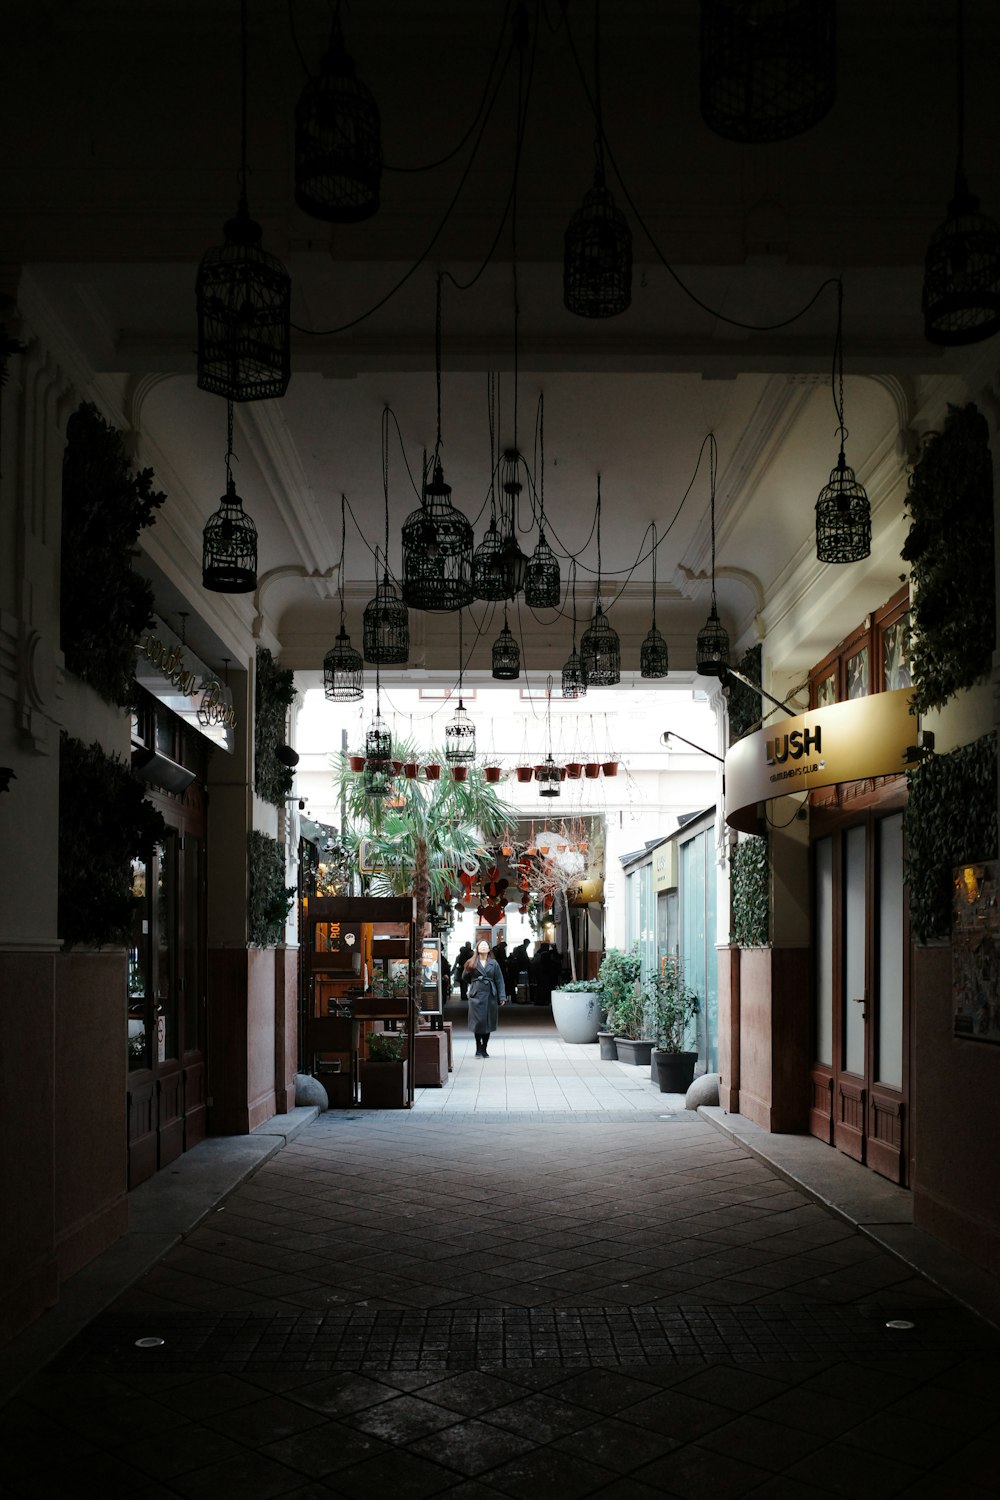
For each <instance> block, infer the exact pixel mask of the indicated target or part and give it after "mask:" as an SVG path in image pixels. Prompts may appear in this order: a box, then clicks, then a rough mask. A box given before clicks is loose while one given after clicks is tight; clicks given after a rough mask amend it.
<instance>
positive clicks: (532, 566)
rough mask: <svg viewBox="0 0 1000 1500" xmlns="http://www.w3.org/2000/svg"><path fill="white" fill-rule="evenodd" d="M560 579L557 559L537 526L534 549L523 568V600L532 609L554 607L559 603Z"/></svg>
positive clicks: (543, 533)
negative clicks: (536, 538)
mask: <svg viewBox="0 0 1000 1500" xmlns="http://www.w3.org/2000/svg"><path fill="white" fill-rule="evenodd" d="M561 583H562V579H561V577H560V573H559V559H558V558H557V557H556V555H555V553H554V552H553V551H552V548H551V547H550V546H549V544H548V541H547V540H546V537H545V532H544V531H543V530H542V529H541V527H539V531H538V541H537V542H536V543H535V550H534V552H532V554H531V557H530V558H529V559H528V566H527V567H526V568H525V570H524V602H525V604H528V605H530V606H531V608H532V609H555V608H556V606H557V605H558V603H559V593H560V587H561Z"/></svg>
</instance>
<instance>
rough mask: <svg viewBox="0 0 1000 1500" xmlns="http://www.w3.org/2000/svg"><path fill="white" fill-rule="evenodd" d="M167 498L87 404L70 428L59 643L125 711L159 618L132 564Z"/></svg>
mask: <svg viewBox="0 0 1000 1500" xmlns="http://www.w3.org/2000/svg"><path fill="white" fill-rule="evenodd" d="M165 499H166V496H165V495H164V494H163V493H162V491H160V490H156V489H154V488H153V471H152V469H141V470H140V471H139V472H138V473H136V472H135V470H134V469H133V468H132V465H131V464H130V463H129V460H128V457H127V455H126V453H125V447H124V444H123V443H122V439H121V434H120V433H119V432H118V431H117V430H116V429H115V428H114V427H111V426H110V425H109V424H108V423H107V422H105V420H104V418H103V417H102V416H101V415H100V413H99V412H98V410H97V408H96V406H93V405H91V404H90V403H89V402H84V403H83V405H82V406H80V407H79V408H78V410H77V411H75V412H74V413H73V415H72V416H71V417H70V419H69V422H68V423H67V424H66V451H65V453H64V455H63V485H62V564H61V566H62V572H61V579H60V610H61V644H62V649H63V654H64V656H65V658H66V665H67V667H68V668H69V670H70V671H71V672H73V673H75V674H76V676H77V677H80V678H82V680H83V681H84V682H87V683H89V684H90V686H91V687H92V688H94V690H95V692H97V693H99V694H100V696H101V697H102V698H103V699H104V700H105V702H107V703H115V704H118V705H119V706H120V707H122V708H126V707H129V706H130V705H131V703H132V701H133V697H134V693H135V685H134V674H135V651H136V646H137V645H138V642H139V637H140V635H141V634H142V632H143V631H144V630H145V629H146V627H147V626H148V625H149V624H150V623H151V622H152V618H153V591H152V589H151V587H150V585H149V583H148V581H147V580H146V579H145V578H142V577H141V576H140V575H139V574H138V573H136V572H135V571H134V570H133V567H132V562H133V559H134V558H135V557H136V556H137V550H136V542H137V541H138V538H139V533H140V531H142V530H143V528H144V527H146V526H152V525H153V523H154V521H155V519H156V516H155V512H156V511H157V510H158V509H159V507H160V506H161V505H162V504H163V502H164V500H165Z"/></svg>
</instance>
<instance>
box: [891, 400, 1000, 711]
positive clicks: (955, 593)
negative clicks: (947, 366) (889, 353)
mask: <svg viewBox="0 0 1000 1500" xmlns="http://www.w3.org/2000/svg"><path fill="white" fill-rule="evenodd" d="M906 504H907V509H908V510H909V512H910V530H909V534H908V536H907V538H906V543H905V545H904V547H903V551H902V554H901V555H902V556H903V558H904V559H905V560H906V561H907V562H908V563H910V565H911V580H912V587H911V599H912V603H911V606H910V624H911V629H912V644H911V655H910V662H911V667H912V671H913V684H914V692H913V706H914V710H915V712H917V713H925V712H926V711H927V710H928V709H930V708H940V707H941V706H942V705H943V704H944V703H947V701H948V699H949V698H953V697H954V696H955V694H956V693H957V692H958V691H959V690H960V689H962V688H967V687H971V686H972V684H973V683H974V682H977V681H978V680H979V679H980V678H982V677H984V676H985V675H986V674H987V673H988V672H989V670H990V667H991V665H992V658H993V646H994V636H995V628H994V627H995V618H996V602H995V601H996V579H995V574H994V559H993V473H992V466H991V462H990V448H989V430H988V428H987V425H986V419H985V417H983V415H982V414H981V412H979V411H978V410H977V408H976V407H975V406H973V405H971V404H970V405H968V406H950V407H949V408H948V418H947V420H946V422H945V424H944V430H943V431H942V432H940V433H934V434H933V435H932V436H931V437H930V438H928V440H927V442H926V444H925V446H924V451H923V454H922V455H921V458H920V461H919V462H918V463H917V465H916V467H915V468H914V470H913V474H912V475H911V478H910V488H909V494H908V495H907V501H906Z"/></svg>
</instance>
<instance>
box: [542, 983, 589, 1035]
mask: <svg viewBox="0 0 1000 1500" xmlns="http://www.w3.org/2000/svg"><path fill="white" fill-rule="evenodd" d="M552 1019H553V1021H555V1023H556V1030H557V1031H558V1033H559V1035H560V1036H561V1037H562V1039H563V1041H564V1042H596V1040H597V1033H598V1030H599V1028H600V1024H601V994H600V987H599V985H598V982H597V980H596V979H572V980H570V982H569V983H568V984H561V985H559V986H558V988H557V989H554V990H553V991H552Z"/></svg>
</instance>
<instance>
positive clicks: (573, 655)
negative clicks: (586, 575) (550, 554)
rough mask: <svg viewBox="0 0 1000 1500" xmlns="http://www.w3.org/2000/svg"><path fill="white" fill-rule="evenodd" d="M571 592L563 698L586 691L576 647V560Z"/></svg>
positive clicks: (576, 695)
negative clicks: (570, 633) (570, 640)
mask: <svg viewBox="0 0 1000 1500" xmlns="http://www.w3.org/2000/svg"><path fill="white" fill-rule="evenodd" d="M570 580H571V592H572V596H573V649H572V650H571V652H570V654H569V656H568V657H567V659H566V663H565V665H564V667H563V669H562V695H563V697H564V698H583V697H585V696H586V693H587V679H586V677H585V676H584V672H583V663H582V662H581V660H580V654H579V652H578V651H577V649H576V560H575V559H574V560H573V561H572V562H571V563H570Z"/></svg>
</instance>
